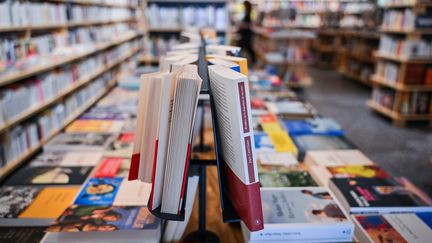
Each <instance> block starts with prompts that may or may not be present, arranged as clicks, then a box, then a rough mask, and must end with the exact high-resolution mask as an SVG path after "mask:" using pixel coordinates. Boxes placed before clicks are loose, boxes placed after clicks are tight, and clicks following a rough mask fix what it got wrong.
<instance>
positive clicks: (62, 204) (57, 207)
mask: <svg viewBox="0 0 432 243" xmlns="http://www.w3.org/2000/svg"><path fill="white" fill-rule="evenodd" d="M78 192H79V187H48V188H44V189H43V190H42V191H41V192H40V193H39V194H38V195H37V197H36V198H35V199H34V201H33V202H32V203H31V204H30V206H28V207H27V208H26V209H25V210H24V211H23V212H22V213H21V214H20V215H19V218H33V219H40V218H52V219H56V218H58V217H59V216H60V215H61V214H62V213H63V211H64V210H65V209H66V208H67V207H69V205H71V204H72V202H73V200H74V198H75V196H76V195H77V193H78Z"/></svg>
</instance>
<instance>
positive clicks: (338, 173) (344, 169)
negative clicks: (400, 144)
mask: <svg viewBox="0 0 432 243" xmlns="http://www.w3.org/2000/svg"><path fill="white" fill-rule="evenodd" d="M326 168H327V170H328V171H329V172H330V174H331V176H332V177H336V178H347V177H350V178H357V177H363V178H389V177H390V175H389V174H388V173H387V172H386V171H384V170H383V169H381V167H379V166H377V165H343V166H330V167H326Z"/></svg>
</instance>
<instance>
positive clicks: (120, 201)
mask: <svg viewBox="0 0 432 243" xmlns="http://www.w3.org/2000/svg"><path fill="white" fill-rule="evenodd" d="M150 190H151V184H149V183H145V182H142V181H138V180H135V181H128V180H127V179H123V180H122V182H121V184H120V187H119V189H118V192H117V194H116V195H115V199H114V202H113V205H118V206H146V205H147V203H148V200H149V196H150Z"/></svg>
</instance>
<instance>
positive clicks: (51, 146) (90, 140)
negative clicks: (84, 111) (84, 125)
mask: <svg viewBox="0 0 432 243" xmlns="http://www.w3.org/2000/svg"><path fill="white" fill-rule="evenodd" d="M114 139H115V136H114V135H113V134H110V133H61V134H59V135H57V136H56V137H54V138H53V139H52V140H51V141H50V142H49V143H48V144H47V145H46V146H45V150H46V151H54V150H57V151H58V150H66V151H103V150H105V148H107V147H108V145H109V144H110V143H111V142H112V141H114Z"/></svg>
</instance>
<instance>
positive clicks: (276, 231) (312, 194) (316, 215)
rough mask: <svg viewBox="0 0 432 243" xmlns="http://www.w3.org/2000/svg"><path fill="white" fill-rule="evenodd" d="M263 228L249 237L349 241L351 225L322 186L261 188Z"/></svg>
mask: <svg viewBox="0 0 432 243" xmlns="http://www.w3.org/2000/svg"><path fill="white" fill-rule="evenodd" d="M261 193H262V201H263V214H264V229H263V230H260V231H256V232H249V230H247V228H246V227H242V228H243V229H244V230H245V232H246V234H245V235H246V236H247V237H246V242H248V241H251V242H253V241H289V240H290V241H295V242H318V241H319V242H349V241H352V238H353V235H354V225H353V223H352V222H351V220H350V219H349V217H348V216H347V215H346V214H345V213H344V212H343V210H342V209H341V207H340V206H339V203H338V202H337V200H336V199H335V198H334V197H333V195H332V194H331V193H330V192H329V191H328V190H327V189H325V188H321V187H300V188H262V189H261Z"/></svg>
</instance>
